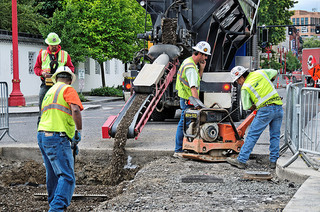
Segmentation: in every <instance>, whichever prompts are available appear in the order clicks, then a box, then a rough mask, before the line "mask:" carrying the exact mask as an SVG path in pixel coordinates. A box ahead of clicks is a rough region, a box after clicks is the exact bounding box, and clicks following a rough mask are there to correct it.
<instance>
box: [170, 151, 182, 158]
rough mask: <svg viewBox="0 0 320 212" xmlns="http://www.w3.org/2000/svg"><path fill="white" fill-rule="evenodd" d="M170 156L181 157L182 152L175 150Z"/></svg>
mask: <svg viewBox="0 0 320 212" xmlns="http://www.w3.org/2000/svg"><path fill="white" fill-rule="evenodd" d="M172 157H174V158H183V157H182V152H175V153H174V154H173V155H172Z"/></svg>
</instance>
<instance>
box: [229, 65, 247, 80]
mask: <svg viewBox="0 0 320 212" xmlns="http://www.w3.org/2000/svg"><path fill="white" fill-rule="evenodd" d="M247 70H248V69H247V68H245V67H243V66H236V67H234V68H233V69H232V70H231V78H232V80H233V82H235V81H236V80H237V79H239V78H240V77H241V76H242V74H243V73H244V72H246V71H247Z"/></svg>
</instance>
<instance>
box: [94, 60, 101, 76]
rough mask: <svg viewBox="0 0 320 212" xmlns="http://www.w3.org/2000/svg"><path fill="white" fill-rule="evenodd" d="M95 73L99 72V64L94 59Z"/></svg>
mask: <svg viewBox="0 0 320 212" xmlns="http://www.w3.org/2000/svg"><path fill="white" fill-rule="evenodd" d="M95 73H96V74H97V73H98V74H100V64H99V63H98V61H95Z"/></svg>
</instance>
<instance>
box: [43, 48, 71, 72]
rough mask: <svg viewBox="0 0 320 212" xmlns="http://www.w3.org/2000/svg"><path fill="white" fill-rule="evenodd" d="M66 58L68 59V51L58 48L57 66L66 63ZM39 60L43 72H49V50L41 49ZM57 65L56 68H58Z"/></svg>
mask: <svg viewBox="0 0 320 212" xmlns="http://www.w3.org/2000/svg"><path fill="white" fill-rule="evenodd" d="M67 59H68V52H66V51H63V50H60V52H59V53H58V61H57V62H58V67H60V66H64V65H65V64H66V63H67ZM41 60H42V66H41V69H42V70H43V71H45V72H48V73H50V71H51V68H50V62H51V60H50V56H49V52H48V51H47V50H43V51H42V52H41ZM58 67H57V68H58Z"/></svg>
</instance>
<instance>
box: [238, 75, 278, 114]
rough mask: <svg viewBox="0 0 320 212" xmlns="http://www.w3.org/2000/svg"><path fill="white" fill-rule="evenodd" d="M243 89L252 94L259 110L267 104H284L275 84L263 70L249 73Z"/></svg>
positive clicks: (252, 98)
mask: <svg viewBox="0 0 320 212" xmlns="http://www.w3.org/2000/svg"><path fill="white" fill-rule="evenodd" d="M241 89H245V90H246V91H247V92H248V93H249V94H250V98H251V100H252V101H253V103H254V104H255V105H256V107H257V109H260V108H261V107H264V106H265V105H267V104H276V105H282V104H283V103H282V101H281V99H280V96H279V94H278V92H277V91H276V89H275V88H274V85H273V83H272V82H271V81H270V79H269V77H268V76H267V74H266V73H265V72H264V71H263V70H258V71H254V72H251V73H249V75H248V76H247V78H246V80H245V82H244V83H243V85H242V87H241Z"/></svg>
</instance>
